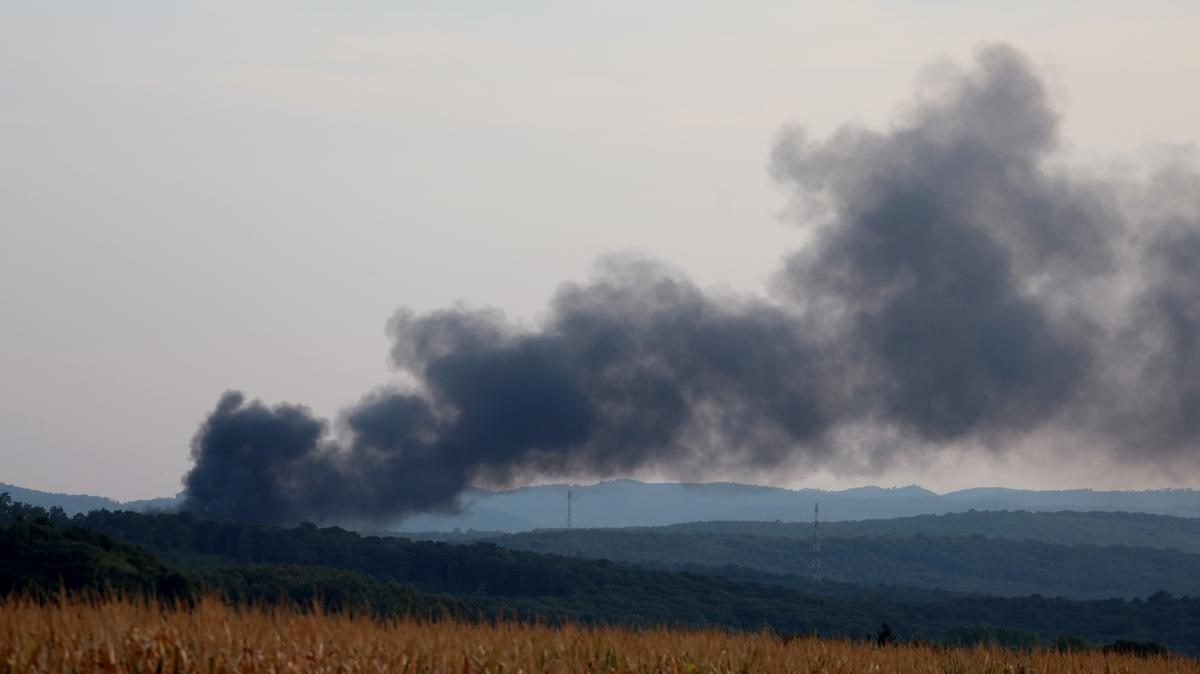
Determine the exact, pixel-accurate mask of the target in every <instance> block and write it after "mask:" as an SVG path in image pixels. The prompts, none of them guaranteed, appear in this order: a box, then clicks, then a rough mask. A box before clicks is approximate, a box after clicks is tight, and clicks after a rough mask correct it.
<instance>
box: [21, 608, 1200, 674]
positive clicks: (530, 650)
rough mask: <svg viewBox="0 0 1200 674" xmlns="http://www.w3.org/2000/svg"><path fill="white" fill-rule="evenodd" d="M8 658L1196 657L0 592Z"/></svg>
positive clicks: (756, 665) (320, 667)
mask: <svg viewBox="0 0 1200 674" xmlns="http://www.w3.org/2000/svg"><path fill="white" fill-rule="evenodd" d="M0 663H3V665H4V671H5V672H27V671H32V672H72V671H73V672H286V671H302V672H357V671H374V672H385V671H386V672H456V673H459V672H514V673H515V672H527V673H533V672H695V673H699V672H856V673H860V672H938V673H945V672H964V673H965V672H996V673H1001V672H1048V673H1055V672H1080V673H1082V672H1089V673H1091V672H1106V673H1113V672H1153V673H1156V674H1167V673H1168V672H1196V673H1200V661H1196V660H1190V659H1184V658H1150V659H1139V658H1136V657H1132V656H1117V655H1103V654H1100V653H1055V652H1048V651H1047V652H1036V653H1018V652H1012V651H1006V650H1001V649H989V648H978V649H937V648H928V647H916V646H897V647H888V648H878V647H875V646H874V645H867V644H855V643H851V642H846V641H836V640H827V639H795V640H790V641H784V640H782V639H780V638H778V637H776V636H773V635H769V634H736V633H729V632H722V631H676V630H668V629H658V630H645V631H629V630H623V629H616V628H584V627H549V626H538V625H526V624H518V623H511V624H500V625H489V624H461V623H448V622H440V623H428V622H418V621H407V620H402V621H393V622H378V621H374V620H372V619H370V618H367V617H354V616H346V615H329V614H322V613H321V612H320V611H309V612H302V611H296V610H287V609H244V610H237V609H233V608H229V607H227V606H226V605H225V604H223V603H222V602H219V601H216V600H211V599H210V600H205V601H202V602H201V603H200V604H199V605H198V606H196V607H194V608H192V609H181V610H176V609H168V608H164V607H161V606H157V605H154V604H147V603H142V602H132V601H124V600H109V601H104V602H89V601H83V600H67V601H62V602H58V603H52V604H40V605H39V604H37V603H35V602H31V601H27V600H19V599H13V600H6V601H0Z"/></svg>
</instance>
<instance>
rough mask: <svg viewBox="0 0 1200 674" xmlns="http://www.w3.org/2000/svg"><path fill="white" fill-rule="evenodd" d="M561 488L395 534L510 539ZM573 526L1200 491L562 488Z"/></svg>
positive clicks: (479, 493)
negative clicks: (471, 533) (490, 534)
mask: <svg viewBox="0 0 1200 674" xmlns="http://www.w3.org/2000/svg"><path fill="white" fill-rule="evenodd" d="M567 488H568V487H567V485H562V484H554V485H541V486H535V487H524V488H521V489H514V490H511V491H488V490H484V489H472V490H469V491H468V492H467V493H466V494H465V495H464V497H463V502H464V507H463V509H462V511H461V512H459V513H455V514H444V515H438V514H424V515H418V516H414V517H410V518H408V519H406V520H404V521H403V522H401V523H400V524H399V525H398V526H396V527H394V529H395V530H396V531H401V532H423V531H452V530H454V529H462V530H469V529H476V530H481V531H503V532H517V531H528V530H531V529H535V528H554V527H562V526H565V525H566V492H567ZM570 489H571V490H572V500H573V504H572V520H573V525H574V526H576V527H628V526H662V525H668V524H680V523H685V522H696V521H768V522H773V521H775V520H781V521H784V522H804V521H809V520H811V519H812V514H813V506H814V505H815V504H817V503H820V504H821V519H822V520H827V521H847V520H865V519H887V518H895V517H911V516H916V515H941V514H945V513H958V512H967V511H969V510H1031V511H1060V510H1078V511H1124V512H1134V513H1150V514H1158V515H1173V516H1177V517H1198V516H1200V492H1197V491H1195V490H1186V489H1171V490H1154V491H1092V490H1086V489H1078V490H1065V491H1028V490H1016V489H999V488H988V489H968V490H964V491H956V492H950V493H947V494H937V493H935V492H932V491H929V490H927V489H923V488H921V487H918V486H908V487H899V488H882V487H859V488H855V489H846V490H842V491H824V490H818V489H800V490H791V489H781V488H776V487H763V486H755V485H743V484H735V483H728V482H717V483H708V484H652V483H645V482H638V481H636V480H613V481H610V482H601V483H599V484H595V485H586V486H578V485H576V486H571V487H570Z"/></svg>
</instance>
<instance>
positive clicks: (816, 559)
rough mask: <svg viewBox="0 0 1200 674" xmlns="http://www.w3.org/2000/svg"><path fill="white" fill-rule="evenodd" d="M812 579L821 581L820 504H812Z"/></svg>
mask: <svg viewBox="0 0 1200 674" xmlns="http://www.w3.org/2000/svg"><path fill="white" fill-rule="evenodd" d="M812 576H813V580H815V581H817V582H818V583H819V582H821V504H820V502H818V503H814V504H813V558H812Z"/></svg>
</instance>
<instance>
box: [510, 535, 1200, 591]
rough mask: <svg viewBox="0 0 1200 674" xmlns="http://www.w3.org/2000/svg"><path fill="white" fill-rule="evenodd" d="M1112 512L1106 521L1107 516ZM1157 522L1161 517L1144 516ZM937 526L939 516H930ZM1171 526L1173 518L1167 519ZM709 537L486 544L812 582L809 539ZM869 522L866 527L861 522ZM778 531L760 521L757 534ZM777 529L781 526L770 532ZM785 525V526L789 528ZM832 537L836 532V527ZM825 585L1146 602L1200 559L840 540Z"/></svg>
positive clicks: (1131, 551) (978, 540)
mask: <svg viewBox="0 0 1200 674" xmlns="http://www.w3.org/2000/svg"><path fill="white" fill-rule="evenodd" d="M1104 515H1107V514H1104ZM1138 517H1154V516H1138ZM932 519H936V518H932ZM1165 519H1170V518H1165ZM710 524H720V525H721V526H720V527H718V529H720V530H722V531H725V532H726V533H707V532H705V531H704V530H689V529H687V528H686V527H682V526H673V527H661V528H652V529H573V530H566V529H557V530H540V531H532V532H527V533H521V534H510V535H505V536H497V537H495V538H492V539H488V540H489V541H490V542H493V543H496V544H498V545H503V546H505V547H509V548H514V549H519V550H528V551H531V552H549V553H557V554H578V555H582V556H584V557H590V558H602V559H611V560H613V561H618V562H627V563H632V564H638V565H642V566H649V567H655V568H664V569H688V570H693V571H697V572H702V573H711V571H707V570H706V569H705V567H709V568H710V569H711V568H712V567H739V568H741V569H744V570H753V571H758V572H761V573H763V574H764V576H763V577H761V578H747V577H745V576H744V573H743V579H744V580H761V581H762V582H770V580H769V579H768V578H767V577H765V574H772V575H776V576H783V577H784V578H781V579H780V580H782V581H783V582H784V584H788V582H789V581H788V580H787V578H786V577H787V576H794V575H797V574H802V575H807V574H808V572H809V563H810V561H811V559H812V557H811V536H812V526H811V525H808V536H809V538H803V539H797V538H796V537H793V536H764V535H756V534H744V533H731V532H734V531H736V529H734V528H732V527H727V526H726V524H727V523H710ZM856 524H867V523H856ZM770 526H772V525H763V524H761V523H754V526H748V527H747V528H748V529H749V530H751V531H756V532H760V531H764V530H769V529H770ZM773 526H780V525H773ZM783 526H787V525H783ZM834 531H837V530H836V529H834ZM821 554H822V558H823V567H824V575H825V577H826V578H828V579H831V580H835V581H842V582H852V583H867V584H886V585H893V586H910V587H919V588H930V589H943V590H951V591H957V592H973V593H983V594H995V595H1004V596H1025V595H1029V594H1035V593H1037V594H1044V595H1050V596H1065V597H1072V598H1079V599H1102V598H1107V597H1113V596H1119V597H1144V596H1146V595H1148V594H1151V593H1153V592H1156V591H1158V590H1161V589H1167V590H1169V591H1172V592H1175V593H1178V594H1191V595H1200V555H1194V554H1188V553H1183V552H1179V551H1177V550H1162V549H1149V548H1133V547H1126V546H1107V547H1100V546H1096V545H1058V544H1053V543H1046V542H1041V541H1034V540H1024V541H1017V540H1008V539H995V538H986V537H984V536H982V535H975V536H964V537H948V536H941V537H934V536H926V535H924V534H917V535H914V536H909V537H900V536H896V537H876V538H836V537H833V536H826V537H825V538H824V539H823V543H822V550H821Z"/></svg>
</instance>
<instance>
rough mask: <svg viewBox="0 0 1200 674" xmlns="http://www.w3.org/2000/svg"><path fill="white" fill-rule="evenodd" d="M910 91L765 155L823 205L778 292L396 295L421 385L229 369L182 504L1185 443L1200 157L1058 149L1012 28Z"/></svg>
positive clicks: (277, 503) (649, 268) (290, 517)
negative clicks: (331, 386)
mask: <svg viewBox="0 0 1200 674" xmlns="http://www.w3.org/2000/svg"><path fill="white" fill-rule="evenodd" d="M917 100H918V102H917V103H915V104H914V105H913V107H912V108H911V110H910V111H909V112H908V113H907V114H906V115H905V116H904V118H903V119H902V120H901V121H900V122H899V123H897V124H896V125H895V126H894V127H893V128H891V129H889V130H887V131H886V132H878V131H871V130H867V129H862V128H857V127H846V128H843V129H841V130H839V131H838V132H836V133H835V134H833V135H832V136H831V137H830V138H828V139H825V140H822V141H815V140H811V139H809V138H808V137H806V136H805V134H804V132H803V131H802V130H799V129H788V130H786V131H785V132H784V133H783V134H782V136H781V138H780V139H779V141H778V143H777V145H776V148H775V151H774V153H773V155H772V171H773V173H774V175H775V176H776V177H777V179H779V180H780V181H782V182H784V183H786V184H789V185H791V186H792V187H794V189H795V199H796V201H797V205H798V206H799V207H800V208H798V211H802V212H805V213H808V214H810V215H811V214H818V213H819V214H821V215H822V217H821V219H820V220H819V224H818V225H817V226H816V227H815V228H814V229H812V230H811V231H810V240H809V242H808V244H807V245H806V246H805V247H804V248H803V249H801V250H800V251H799V252H796V253H794V254H792V255H790V256H788V257H787V258H785V262H784V264H783V266H782V268H781V270H780V271H779V272H778V274H777V276H776V280H775V283H774V285H773V293H772V294H771V295H770V296H767V297H742V296H733V295H717V294H712V293H706V292H705V291H702V290H701V289H700V288H698V287H697V286H696V285H694V284H693V283H691V282H690V281H688V280H687V279H686V278H684V277H683V276H681V275H680V274H678V273H676V272H674V271H672V270H670V269H668V268H666V267H664V266H662V265H660V264H657V263H655V262H652V261H650V260H646V259H641V258H632V257H613V258H608V259H606V260H604V261H602V263H601V264H600V265H599V267H598V270H597V273H596V275H595V276H594V277H593V278H592V279H591V280H590V281H588V282H586V283H578V284H574V283H572V284H565V285H564V286H562V287H561V288H560V289H559V290H558V292H557V294H556V295H555V298H554V300H553V303H552V305H551V307H550V310H549V312H548V314H547V318H546V319H545V320H544V321H543V322H542V323H541V324H540V325H538V326H536V327H534V328H527V327H521V326H518V325H515V324H512V323H510V322H509V321H507V320H506V319H505V318H504V316H503V315H502V314H501V313H499V312H496V311H486V310H471V309H466V308H461V307H459V308H452V309H446V310H441V311H435V312H432V313H428V314H414V313H412V312H408V311H405V310H401V311H400V312H398V313H397V314H396V315H395V316H394V317H393V319H392V320H391V321H390V323H389V327H388V330H389V334H390V335H391V336H392V338H393V340H394V341H393V344H394V345H393V348H392V352H391V358H392V362H393V364H394V366H395V367H396V368H397V369H398V370H401V371H404V372H406V373H408V374H410V375H411V376H412V378H413V380H414V381H415V382H416V383H415V385H414V388H413V389H412V390H406V391H394V390H387V391H378V392H375V393H373V394H371V395H368V396H367V397H365V398H364V399H363V400H362V401H360V402H359V403H358V404H356V405H354V406H352V407H350V408H349V409H348V410H346V412H345V413H344V414H343V416H342V417H341V419H340V420H339V422H338V423H337V424H336V428H335V429H332V430H331V429H330V428H329V426H328V424H326V423H325V422H322V421H320V420H317V419H314V418H313V417H312V415H311V414H310V413H309V412H308V410H306V409H305V408H302V407H297V406H290V405H280V406H277V407H273V408H272V407H267V406H264V405H263V404H261V403H258V402H247V401H246V400H245V399H244V398H243V397H242V396H241V394H239V393H227V394H226V395H225V396H224V397H223V398H222V399H221V401H220V402H219V403H218V405H217V408H216V409H215V410H214V412H213V413H212V414H211V415H210V416H209V418H208V419H207V421H206V422H205V423H204V425H203V426H202V427H201V428H200V430H199V432H198V433H197V435H196V438H195V440H194V443H193V450H192V454H193V458H194V460H195V464H196V465H195V467H194V468H193V470H192V471H191V472H190V473H189V474H188V475H187V476H186V478H185V483H186V488H187V501H186V505H185V508H187V509H190V510H194V511H197V512H200V513H204V514H208V515H212V516H217V517H230V518H239V519H250V520H259V521H267V522H294V521H297V520H301V519H309V520H319V521H343V522H347V521H349V522H362V521H379V520H386V519H389V518H393V517H396V516H402V515H404V514H406V513H411V512H416V511H423V510H437V509H448V508H452V507H454V504H455V500H456V498H457V495H458V494H459V493H460V492H461V491H462V490H463V489H464V488H465V487H466V486H468V485H470V484H472V483H475V482H489V483H512V482H516V481H520V480H522V479H527V478H530V477H535V476H548V475H587V476H595V477H599V476H612V475H621V474H627V473H629V472H632V471H635V470H639V469H644V468H650V467H658V468H662V469H666V470H668V471H673V472H676V473H680V474H682V473H687V474H696V473H700V474H703V473H718V472H720V471H722V470H725V469H729V468H746V467H751V468H760V469H767V470H769V469H773V468H780V467H788V468H789V469H795V468H800V469H806V468H807V469H815V468H822V467H825V468H835V469H839V470H855V469H859V468H865V467H870V468H878V467H880V466H886V465H887V464H888V462H889V461H892V460H895V459H896V458H897V457H898V456H900V455H901V452H900V451H899V450H895V451H890V450H888V449H887V448H883V449H879V448H875V449H869V448H868V449H864V448H863V447H861V446H854V444H853V443H852V442H848V440H847V437H849V436H850V435H852V434H848V431H851V430H853V431H864V429H865V431H866V432H868V433H869V432H870V431H871V430H872V429H874V430H882V431H886V432H888V433H890V434H891V436H890V437H894V438H896V439H897V445H896V446H903V447H905V448H906V450H905V451H923V452H937V451H941V450H945V449H947V448H953V447H960V446H966V445H974V446H984V447H989V448H992V449H997V450H999V449H1002V448H1003V447H1004V446H1005V445H1006V443H1009V442H1013V441H1020V440H1024V439H1028V438H1030V437H1039V434H1042V435H1045V436H1046V437H1048V438H1053V437H1056V435H1057V434H1061V433H1066V432H1070V433H1075V434H1080V433H1083V434H1085V435H1087V434H1090V436H1091V437H1092V438H1094V440H1095V442H1096V445H1095V446H1096V448H1097V449H1096V451H1107V452H1109V453H1112V454H1113V455H1115V456H1123V457H1126V458H1139V457H1153V458H1154V459H1155V460H1161V461H1165V462H1173V461H1177V460H1181V459H1182V460H1188V459H1191V458H1194V457H1195V453H1196V447H1197V444H1198V442H1200V350H1198V348H1200V347H1198V346H1197V342H1198V340H1197V338H1198V336H1200V218H1197V217H1196V214H1197V211H1200V209H1198V208H1196V207H1195V204H1196V200H1197V197H1198V196H1200V189H1198V184H1197V181H1196V180H1195V176H1194V174H1193V173H1191V172H1189V171H1187V170H1184V169H1178V168H1177V169H1175V170H1174V171H1173V172H1164V173H1163V174H1162V176H1160V177H1159V179H1157V180H1156V181H1153V183H1152V184H1150V185H1130V184H1125V183H1122V184H1117V183H1115V182H1113V181H1108V182H1105V181H1099V180H1094V179H1087V178H1082V177H1079V176H1077V175H1074V174H1072V172H1070V171H1068V170H1066V169H1052V168H1051V167H1050V166H1051V160H1053V159H1054V156H1055V150H1056V143H1057V127H1058V122H1057V117H1056V115H1055V114H1054V111H1053V110H1052V109H1051V107H1050V106H1049V104H1048V102H1047V99H1046V94H1045V92H1044V90H1043V87H1042V85H1041V83H1040V81H1039V80H1038V79H1037V77H1036V76H1035V75H1034V74H1033V72H1032V70H1031V68H1030V67H1029V66H1028V64H1027V63H1026V62H1025V60H1024V59H1023V57H1022V56H1021V55H1020V54H1019V53H1017V52H1016V51H1014V50H1012V49H1010V48H1007V47H1002V46H1001V47H991V48H987V49H984V50H982V51H981V52H980V53H979V55H978V58H977V62H976V63H975V65H974V67H973V68H972V69H971V70H969V71H966V72H962V73H958V74H957V75H955V76H953V77H951V78H950V79H949V80H948V81H947V82H945V83H944V86H942V87H940V88H939V89H938V90H937V92H936V93H933V94H929V93H924V94H922V95H921V96H919V97H918V99H917ZM1131 195H1132V196H1131ZM1164 195H1166V196H1164ZM810 220H811V218H810ZM914 448H915V449H914Z"/></svg>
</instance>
